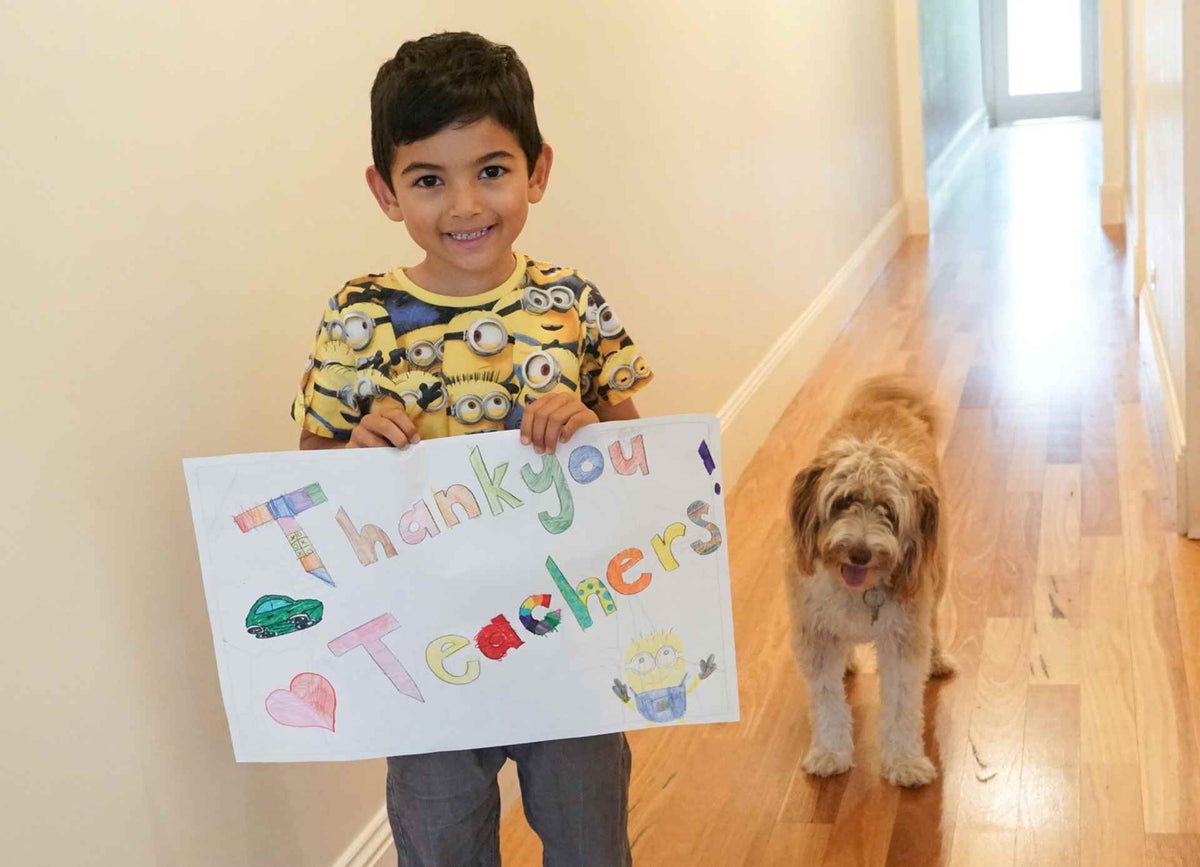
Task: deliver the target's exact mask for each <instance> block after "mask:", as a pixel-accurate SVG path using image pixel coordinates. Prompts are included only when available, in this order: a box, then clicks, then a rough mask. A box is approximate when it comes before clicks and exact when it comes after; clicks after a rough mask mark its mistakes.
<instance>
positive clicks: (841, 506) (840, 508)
mask: <svg viewBox="0 0 1200 867" xmlns="http://www.w3.org/2000/svg"><path fill="white" fill-rule="evenodd" d="M853 505H854V500H852V499H850V498H849V497H838V498H837V499H836V500H834V501H833V513H834V514H835V515H836V514H837V513H839V512H844V511H846V510H847V509H849V508H850V507H851V506H853Z"/></svg>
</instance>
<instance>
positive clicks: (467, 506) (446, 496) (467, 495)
mask: <svg viewBox="0 0 1200 867" xmlns="http://www.w3.org/2000/svg"><path fill="white" fill-rule="evenodd" d="M433 501H434V502H435V503H437V507H438V510H439V511H440V512H441V513H442V520H443V521H445V522H446V526H447V527H457V526H458V515H456V514H454V507H455V506H458V507H459V508H461V509H462V510H463V512H464V513H466V516H467V517H468V518H478V517H479V515H480V511H479V501H478V500H476V499H475V494H473V493H472V492H471V489H470V488H468V487H467V486H466V485H451V486H450V487H448V488H447V489H446V490H444V491H434V493H433Z"/></svg>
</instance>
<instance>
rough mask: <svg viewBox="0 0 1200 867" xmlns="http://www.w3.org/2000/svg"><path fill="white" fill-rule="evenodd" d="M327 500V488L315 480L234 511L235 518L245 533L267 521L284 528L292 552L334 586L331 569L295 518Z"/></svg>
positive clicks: (321, 578) (306, 569) (313, 573)
mask: <svg viewBox="0 0 1200 867" xmlns="http://www.w3.org/2000/svg"><path fill="white" fill-rule="evenodd" d="M324 502H326V497H325V492H324V491H322V490H321V486H320V485H319V484H317V483H313V484H311V485H306V486H305V487H303V488H298V489H297V490H295V491H292V492H291V493H290V494H282V495H280V496H278V497H272V498H271V499H270V500H268V501H267V502H265V503H259V504H258V505H257V506H254V507H253V508H251V509H247V510H246V511H244V512H242V513H241V514H238V515H234V516H233V520H234V521H235V522H236V523H237V525H238V529H239V530H241V531H242V532H243V533H249V532H250V531H251V530H253V529H255V528H256V527H261V526H263V525H264V524H270V523H274V524H275V525H276V526H278V527H279V529H280V530H282V531H283V536H284V538H285V539H287V541H288V545H290V546H291V549H292V553H293V554H295V555H296V559H297V560H299V561H300V565H301V567H303V569H304V571H305V572H307V573H308V574H309V575H312V576H313V577H314V578H317V579H319V580H321V581H324V582H325V583H326V584H328V585H329V586H331V587H332V586H335V585H334V583H333V578H332V577H330V575H329V570H328V569H326V568H325V565H324V564H323V563H322V562H321V558H320V557H319V556H317V552H316V549H315V548H313V546H312V542H310V541H309V539H308V534H307V533H305V532H304V529H303V528H302V527H301V526H300V522H299V521H297V520H296V515H299V514H300V513H301V512H305V511H307V510H308V509H311V508H312V507H313V506H319V505H321V504H322V503H324Z"/></svg>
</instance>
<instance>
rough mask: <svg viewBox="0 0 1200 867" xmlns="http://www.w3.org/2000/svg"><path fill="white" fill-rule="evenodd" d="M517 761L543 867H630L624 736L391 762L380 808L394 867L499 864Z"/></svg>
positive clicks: (487, 866) (492, 866) (627, 761)
mask: <svg viewBox="0 0 1200 867" xmlns="http://www.w3.org/2000/svg"><path fill="white" fill-rule="evenodd" d="M506 758H511V759H512V760H513V761H514V762H516V764H517V776H518V778H519V780H520V783H521V802H522V805H523V806H524V808H525V818H526V819H528V820H529V824H530V826H531V827H532V828H533V830H534V831H535V832H536V833H537V835H538V837H540V838H541V840H542V848H543V853H544V857H543V861H542V863H543V864H544V865H545V867H630V865H631V864H632V863H633V860H632V857H631V856H630V852H629V833H628V830H627V819H628V812H629V767H630V753H629V744H628V743H627V742H626V740H625V735H623V734H615V735H598V736H596V737H590V738H568V739H566V740H558V741H540V742H537V743H531V744H517V745H514V746H508V747H490V748H488V749H481V750H455V751H452V752H445V753H428V754H426V755H421V756H393V757H392V758H389V759H388V774H387V808H388V819H389V821H390V822H391V825H392V837H393V839H394V840H395V841H396V851H397V853H399V865H400V867H498V865H499V864H500V788H499V786H498V785H497V784H496V775H497V774H498V773H499V772H500V766H501V765H503V764H504V760H505V759H506Z"/></svg>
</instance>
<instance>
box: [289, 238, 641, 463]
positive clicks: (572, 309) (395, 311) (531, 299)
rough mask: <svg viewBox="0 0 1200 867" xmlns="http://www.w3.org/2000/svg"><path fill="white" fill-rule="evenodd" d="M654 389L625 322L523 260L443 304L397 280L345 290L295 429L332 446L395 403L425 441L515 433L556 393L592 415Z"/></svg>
mask: <svg viewBox="0 0 1200 867" xmlns="http://www.w3.org/2000/svg"><path fill="white" fill-rule="evenodd" d="M652 378H653V373H652V372H651V371H650V368H649V367H648V366H647V364H646V362H645V360H644V359H643V358H642V355H641V353H640V352H639V351H638V349H637V346H636V345H635V344H634V343H633V340H632V339H631V338H630V337H629V335H628V334H627V333H626V331H625V329H624V327H623V326H622V325H621V320H620V318H619V317H618V316H617V314H616V312H615V311H614V310H613V309H612V307H611V306H610V305H609V303H608V302H607V301H605V300H604V297H603V296H602V295H601V294H600V292H599V291H598V290H597V289H596V287H595V286H594V285H593V284H592V283H590V282H588V280H587V279H585V278H584V277H583V276H582V275H581V274H580V273H579V272H577V271H575V270H573V269H571V268H560V267H557V266H554V265H547V264H545V263H542V262H534V261H532V260H529V259H528V258H526V257H525V256H521V255H518V256H517V262H516V267H515V268H514V269H513V272H512V275H511V276H510V277H509V278H508V279H507V280H505V281H504V283H502V284H501V285H499V286H497V287H496V288H495V289H492V290H490V291H488V292H484V293H481V294H478V295H470V296H465V297H455V296H448V295H438V294H436V293H433V292H430V291H428V290H426V289H422V288H421V287H420V286H417V285H416V284H415V283H413V282H412V280H410V279H409V277H408V275H407V274H405V273H404V270H403V269H401V268H397V269H396V270H394V271H389V272H388V273H386V274H368V275H366V276H365V277H359V278H357V279H355V280H351V281H350V282H348V283H347V284H346V285H345V286H343V287H342V289H341V291H339V292H338V293H337V294H336V295H334V296H333V297H332V298H331V299H330V300H329V304H328V307H327V309H326V311H325V314H324V316H323V317H322V319H321V324H320V327H319V328H318V330H317V335H316V344H315V346H314V348H313V352H312V355H310V356H309V359H308V366H307V369H306V370H305V372H304V377H303V379H302V380H301V383H300V389H299V391H298V392H297V394H296V398H295V400H294V402H293V404H292V418H294V419H295V420H296V421H297V422H299V423H300V425H301V426H302V427H303V428H304V429H305V430H308V431H312V432H313V433H315V434H318V435H320V436H324V437H330V438H333V439H337V440H347V439H349V438H350V432H351V430H353V428H354V426H355V425H356V424H358V422H359V420H360V419H361V418H362V416H363V415H364V414H366V413H367V412H369V411H370V408H371V404H372V403H373V402H374V401H375V400H376V399H380V398H390V399H393V400H397V401H399V402H401V403H402V404H403V405H404V408H405V411H406V412H407V413H408V415H409V416H410V417H411V418H412V419H413V421H414V423H415V424H416V426H417V430H418V431H419V432H420V434H421V436H422V437H439V436H451V435H456V434H467V433H481V432H484V431H494V430H505V429H509V430H511V429H515V428H518V427H520V425H521V416H522V415H523V413H524V411H525V407H526V406H528V404H529V403H531V402H532V401H534V400H536V399H537V398H539V397H541V396H543V395H546V394H550V393H552V392H569V393H573V394H578V395H579V396H580V398H581V400H582V401H583V403H584V404H585V405H586V406H588V407H589V408H592V409H595V408H596V407H597V406H598V405H599V404H601V403H608V404H617V403H620V402H621V401H623V400H625V399H626V398H628V397H630V396H632V395H633V394H634V392H636V391H638V390H639V389H640V388H641V387H642V386H644V385H645V384H646V383H648V382H649V381H650V380H651V379H652Z"/></svg>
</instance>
